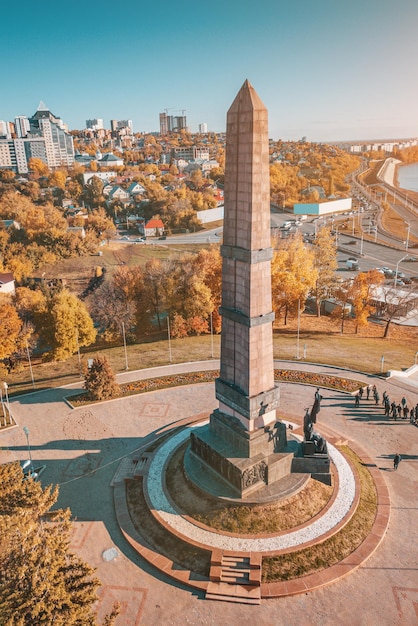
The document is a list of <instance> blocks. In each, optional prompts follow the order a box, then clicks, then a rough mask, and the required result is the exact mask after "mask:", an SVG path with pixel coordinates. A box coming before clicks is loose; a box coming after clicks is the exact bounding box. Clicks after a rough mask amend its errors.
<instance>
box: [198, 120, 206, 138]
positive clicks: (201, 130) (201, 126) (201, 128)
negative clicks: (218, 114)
mask: <svg viewBox="0 0 418 626" xmlns="http://www.w3.org/2000/svg"><path fill="white" fill-rule="evenodd" d="M207 132H208V125H207V124H206V122H202V123H201V124H199V133H200V134H201V135H206V133H207Z"/></svg>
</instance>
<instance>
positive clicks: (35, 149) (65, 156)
mask: <svg viewBox="0 0 418 626" xmlns="http://www.w3.org/2000/svg"><path fill="white" fill-rule="evenodd" d="M28 126H29V128H28V129H27V127H28ZM15 129H16V134H17V135H18V136H17V137H16V138H15V139H11V136H10V134H9V136H8V135H7V133H6V136H5V139H0V167H3V168H9V169H13V170H14V171H15V172H17V173H19V174H26V173H27V172H28V171H29V166H28V162H29V160H30V159H31V158H39V159H41V160H42V161H43V162H44V163H46V164H47V165H48V167H50V168H52V169H53V168H57V167H62V166H64V167H71V166H72V165H73V163H74V145H73V138H72V136H71V135H70V134H69V133H68V132H67V130H66V125H65V124H64V123H63V121H62V120H61V119H60V118H59V117H56V116H55V115H53V114H52V113H51V112H50V111H49V109H48V108H47V107H46V106H45V104H44V103H43V102H41V103H40V105H39V107H38V109H37V110H36V112H35V114H34V115H33V116H32V117H31V118H29V119H28V118H26V117H25V116H18V117H16V118H15ZM23 133H25V134H23Z"/></svg>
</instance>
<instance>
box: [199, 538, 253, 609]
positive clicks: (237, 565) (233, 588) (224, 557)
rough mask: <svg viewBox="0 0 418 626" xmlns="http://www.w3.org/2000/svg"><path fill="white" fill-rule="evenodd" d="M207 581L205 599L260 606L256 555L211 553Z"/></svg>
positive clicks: (224, 552)
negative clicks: (208, 579)
mask: <svg viewBox="0 0 418 626" xmlns="http://www.w3.org/2000/svg"><path fill="white" fill-rule="evenodd" d="M209 577H210V582H209V583H208V587H207V590H206V599H208V600H223V601H225V602H239V603H243V604H260V602H261V556H260V555H259V554H248V553H245V554H235V553H233V552H226V551H222V550H214V551H213V552H212V559H211V568H210V575H209Z"/></svg>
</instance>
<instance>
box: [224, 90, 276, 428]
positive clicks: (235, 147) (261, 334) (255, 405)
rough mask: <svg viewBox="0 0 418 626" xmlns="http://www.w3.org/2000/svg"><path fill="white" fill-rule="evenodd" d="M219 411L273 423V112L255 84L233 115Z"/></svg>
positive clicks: (249, 421)
mask: <svg viewBox="0 0 418 626" xmlns="http://www.w3.org/2000/svg"><path fill="white" fill-rule="evenodd" d="M226 136H227V144H226V169H225V209H224V235H223V246H222V247H221V255H222V257H223V263H222V306H221V310H220V312H221V314H222V339H221V370H220V377H219V378H218V379H217V381H216V397H217V398H218V400H219V402H220V404H219V410H220V411H221V412H222V413H224V414H226V415H231V416H233V417H236V418H238V419H239V420H240V422H241V423H242V424H243V426H244V427H245V428H246V429H248V430H249V431H253V430H255V429H257V428H261V427H264V426H266V425H267V424H270V423H271V422H274V421H275V419H276V413H275V410H276V408H277V406H278V403H279V390H278V388H275V386H274V365H273V330H272V322H273V319H274V314H273V312H272V302H271V257H272V249H271V241H270V174H269V153H268V148H269V143H268V117H267V109H266V108H265V106H264V104H263V103H262V102H261V100H260V98H259V97H258V95H257V93H256V92H255V90H254V88H253V87H252V86H251V85H250V83H249V82H248V81H246V82H245V83H244V85H243V86H242V88H241V90H240V91H239V93H238V95H237V97H236V98H235V100H234V102H233V104H232V106H231V108H230V109H229V111H228V114H227V129H226Z"/></svg>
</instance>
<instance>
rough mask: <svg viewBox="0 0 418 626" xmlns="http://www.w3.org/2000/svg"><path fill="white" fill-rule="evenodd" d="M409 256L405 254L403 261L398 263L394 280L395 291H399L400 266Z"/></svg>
mask: <svg viewBox="0 0 418 626" xmlns="http://www.w3.org/2000/svg"><path fill="white" fill-rule="evenodd" d="M407 256H408V255H407V254H405V255H404V256H403V257H402V258H401V259H399V261H398V262H397V263H396V270H395V280H394V287H395V291H397V286H398V272H399V264H400V263H402V261H405V259H406V257H407Z"/></svg>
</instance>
